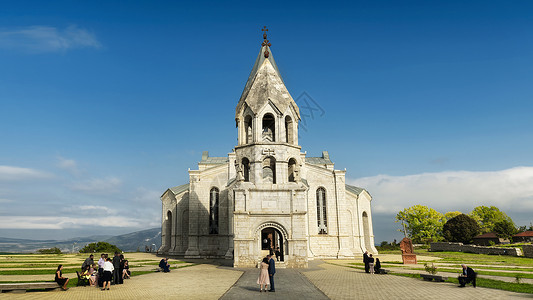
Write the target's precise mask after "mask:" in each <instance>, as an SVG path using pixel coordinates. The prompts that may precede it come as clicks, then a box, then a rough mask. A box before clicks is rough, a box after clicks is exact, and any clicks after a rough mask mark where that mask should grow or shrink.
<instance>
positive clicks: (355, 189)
mask: <svg viewBox="0 0 533 300" xmlns="http://www.w3.org/2000/svg"><path fill="white" fill-rule="evenodd" d="M345 186H346V190H347V191H348V192H351V193H354V194H356V195H359V194H361V193H362V192H363V191H364V189H363V188H360V187H356V186H353V185H349V184H346V185H345Z"/></svg>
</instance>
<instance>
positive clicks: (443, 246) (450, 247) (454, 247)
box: [430, 243, 522, 256]
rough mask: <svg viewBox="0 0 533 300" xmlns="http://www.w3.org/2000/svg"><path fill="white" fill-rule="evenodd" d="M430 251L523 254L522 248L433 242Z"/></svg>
mask: <svg viewBox="0 0 533 300" xmlns="http://www.w3.org/2000/svg"><path fill="white" fill-rule="evenodd" d="M430 251H452V252H465V253H477V254H492V255H510V256H522V251H521V250H520V248H494V247H485V246H476V245H463V243H431V249H430Z"/></svg>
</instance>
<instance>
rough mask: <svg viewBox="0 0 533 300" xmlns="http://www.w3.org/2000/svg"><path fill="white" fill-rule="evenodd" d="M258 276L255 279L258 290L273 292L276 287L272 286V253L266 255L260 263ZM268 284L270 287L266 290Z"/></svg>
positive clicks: (274, 272) (273, 268) (273, 266)
mask: <svg viewBox="0 0 533 300" xmlns="http://www.w3.org/2000/svg"><path fill="white" fill-rule="evenodd" d="M260 270H261V271H260V272H259V278H258V279H257V284H259V292H263V288H264V291H265V292H267V291H270V292H275V291H276V287H275V286H274V274H276V262H275V261H274V259H273V258H272V255H270V254H269V255H267V256H266V257H265V258H263V260H262V261H261V264H260ZM268 286H270V289H269V290H267V288H268Z"/></svg>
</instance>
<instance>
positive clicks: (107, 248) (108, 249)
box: [80, 242, 122, 253]
mask: <svg viewBox="0 0 533 300" xmlns="http://www.w3.org/2000/svg"><path fill="white" fill-rule="evenodd" d="M115 252H118V253H121V252H122V250H120V249H119V248H118V247H117V246H115V245H112V244H110V243H106V242H98V243H90V244H87V245H85V247H83V248H82V249H81V250H80V253H115Z"/></svg>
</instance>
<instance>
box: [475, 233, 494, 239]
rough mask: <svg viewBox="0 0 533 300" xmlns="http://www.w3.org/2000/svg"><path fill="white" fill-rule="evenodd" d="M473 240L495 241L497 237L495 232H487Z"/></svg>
mask: <svg viewBox="0 0 533 300" xmlns="http://www.w3.org/2000/svg"><path fill="white" fill-rule="evenodd" d="M474 238H475V239H489V238H490V239H497V238H498V236H497V235H496V233H495V232H487V233H484V234H480V235H478V236H475V237H474Z"/></svg>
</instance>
